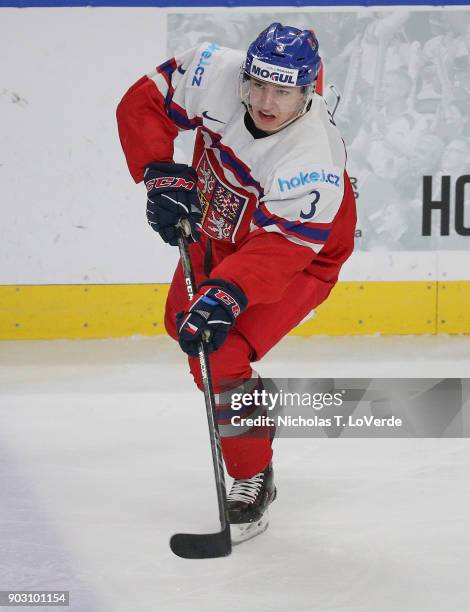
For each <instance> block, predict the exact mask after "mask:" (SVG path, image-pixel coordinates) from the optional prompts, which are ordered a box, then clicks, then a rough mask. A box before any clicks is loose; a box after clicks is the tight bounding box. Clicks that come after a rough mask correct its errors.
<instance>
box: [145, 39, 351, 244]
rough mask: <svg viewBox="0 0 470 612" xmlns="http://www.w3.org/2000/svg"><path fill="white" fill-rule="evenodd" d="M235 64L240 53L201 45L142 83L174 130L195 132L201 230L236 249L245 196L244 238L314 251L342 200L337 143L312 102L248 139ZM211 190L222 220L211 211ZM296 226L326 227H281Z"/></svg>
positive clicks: (322, 109) (322, 107)
mask: <svg viewBox="0 0 470 612" xmlns="http://www.w3.org/2000/svg"><path fill="white" fill-rule="evenodd" d="M243 57H244V56H243V53H242V52H240V51H235V50H232V49H227V48H224V47H221V46H219V45H217V44H215V43H204V44H202V45H200V46H198V47H197V48H194V49H191V50H189V51H187V52H186V53H184V54H182V55H181V56H180V57H178V58H175V61H174V63H173V62H172V63H171V64H170V63H167V64H166V65H165V64H164V65H163V66H161V67H158V68H157V70H156V71H154V72H152V73H151V74H149V75H148V78H149V79H151V80H152V81H153V82H154V83H155V85H156V86H157V88H158V90H159V91H160V93H161V94H162V96H163V97H164V98H165V99H169V97H170V96H171V100H169V103H168V107H167V112H168V114H169V116H170V118H171V119H172V120H173V121H174V123H175V124H176V125H177V126H178V127H179V128H180V129H194V128H195V127H202V130H201V132H202V137H203V139H204V149H205V151H204V153H203V155H202V156H201V158H200V159H199V160H198V163H197V168H196V169H197V171H198V174H199V176H200V178H201V180H200V185H199V187H200V195H202V198H203V200H204V202H205V204H206V214H205V217H204V224H203V229H204V230H205V231H206V233H208V234H209V235H210V236H211V237H212V238H215V239H219V240H229V241H231V242H237V241H238V240H239V239H240V238H242V237H243V236H244V235H245V233H246V231H247V227H246V224H245V223H243V221H244V213H245V212H246V211H247V209H248V208H251V207H249V201H250V200H251V199H252V198H251V197H250V195H251V196H253V200H256V208H257V212H256V213H254V214H252V219H250V227H249V231H256V230H257V229H258V227H260V225H261V226H263V227H264V228H265V231H270V232H282V233H283V234H284V235H285V236H286V237H287V238H288V239H289V240H291V241H293V242H297V243H300V244H303V245H308V246H309V247H310V248H312V249H313V250H315V251H319V250H320V249H321V248H322V246H323V244H324V239H323V238H324V237H325V236H326V234H325V231H322V230H326V231H327V230H328V226H329V225H330V224H331V222H332V221H333V219H334V217H335V215H336V213H337V211H338V209H339V207H340V205H341V202H342V198H343V193H344V177H343V174H344V169H345V163H346V153H345V148H344V143H343V141H342V139H341V136H340V134H339V132H338V130H337V128H336V126H335V125H334V123H333V121H332V119H331V116H330V115H329V114H328V110H327V108H326V104H325V102H324V100H323V98H321V97H320V96H318V95H317V94H315V95H314V97H313V100H312V104H311V108H310V110H309V111H308V112H307V113H306V114H305V115H303V116H302V117H300V118H299V119H297V120H296V121H294V122H293V123H292V124H290V125H288V126H287V127H285V128H284V129H282V130H280V131H279V132H277V133H274V134H270V135H269V136H267V137H264V138H256V139H255V138H254V137H253V135H252V134H251V133H250V131H249V130H248V129H247V127H246V126H245V119H244V118H245V113H246V109H245V107H244V106H243V104H242V103H241V101H240V96H239V92H238V87H239V77H240V69H241V65H242V62H243ZM169 76H170V78H168V77H169ZM149 161H150V160H149ZM220 169H222V172H220ZM217 183H220V184H222V190H221V189H219V192H220V196H221V197H220V198H219V199H220V200H221V201H222V200H224V198H225V201H226V208H227V209H228V211H227V212H228V214H224V211H223V210H222V211H220V210H218V209H217V206H216V205H215V206H211V201H212V197H213V196H214V187H215V186H216V184H217ZM231 194H233V195H231ZM215 195H217V194H215ZM219 208H220V207H219ZM276 218H279V219H282V220H283V221H285V222H286V223H285V224H284V227H283V226H282V223H268V220H269V219H271V220H272V219H276ZM299 221H300V222H303V224H307V223H308V222H309V221H310V222H314V223H315V224H322V225H323V224H325V225H326V227H318V228H314V227H309V225H304V227H299V228H298V229H299V231H295V229H294V231H291V230H292V227H289V224H291V223H299ZM315 229H317V230H318V231H315Z"/></svg>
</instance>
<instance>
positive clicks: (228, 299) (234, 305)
mask: <svg viewBox="0 0 470 612" xmlns="http://www.w3.org/2000/svg"><path fill="white" fill-rule="evenodd" d="M214 297H215V298H216V299H217V300H220V301H221V302H223V303H224V304H227V306H230V307H231V309H232V314H233V316H234V317H235V318H237V317H238V315H239V314H240V312H241V310H240V305H239V304H238V302H237V301H235V300H234V298H233V297H232V296H231V295H229V294H228V293H225V291H222V289H218V290H217V291H216V292H215V293H214Z"/></svg>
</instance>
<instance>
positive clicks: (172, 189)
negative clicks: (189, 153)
mask: <svg viewBox="0 0 470 612" xmlns="http://www.w3.org/2000/svg"><path fill="white" fill-rule="evenodd" d="M144 181H145V186H146V187H147V220H148V222H149V225H150V227H151V228H152V229H154V230H155V231H156V232H158V233H159V234H160V236H161V237H162V238H163V240H164V241H165V242H167V243H168V244H171V245H172V246H176V245H177V244H178V235H179V230H178V227H179V226H180V225H181V221H182V220H186V221H187V222H188V223H187V224H186V226H188V224H189V228H190V231H191V235H190V236H188V237H187V238H188V239H189V240H190V241H194V242H196V241H197V240H199V236H200V232H201V217H202V210H201V203H200V202H199V196H198V194H197V188H196V184H197V173H196V171H195V170H194V168H191V167H190V166H187V165H186V164H170V163H160V162H158V163H157V162H154V163H152V164H149V165H148V166H147V167H146V168H145V173H144Z"/></svg>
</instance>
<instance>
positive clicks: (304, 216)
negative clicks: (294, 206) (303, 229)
mask: <svg viewBox="0 0 470 612" xmlns="http://www.w3.org/2000/svg"><path fill="white" fill-rule="evenodd" d="M310 193H311V194H315V199H314V200H313V201H312V202H310V210H309V211H308V212H304V211H303V210H301V211H300V218H301V219H311V218H312V217H313V215H314V214H315V212H316V210H317V206H316V205H317V202H318V200H319V199H320V193H319V192H318V191H317V190H316V189H314V190H313V191H311V192H310Z"/></svg>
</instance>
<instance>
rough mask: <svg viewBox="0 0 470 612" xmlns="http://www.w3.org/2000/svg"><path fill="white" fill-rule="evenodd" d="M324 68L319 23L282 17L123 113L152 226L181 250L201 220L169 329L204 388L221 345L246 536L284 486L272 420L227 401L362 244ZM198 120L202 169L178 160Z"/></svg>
mask: <svg viewBox="0 0 470 612" xmlns="http://www.w3.org/2000/svg"><path fill="white" fill-rule="evenodd" d="M320 64H321V60H320V56H319V50H318V41H317V39H316V37H315V35H314V33H313V32H312V31H310V30H299V29H297V28H293V27H288V26H282V25H281V24H280V23H273V24H271V25H270V26H268V27H267V28H266V29H265V30H264V31H263V32H261V34H260V35H259V36H258V37H257V39H256V40H255V41H254V42H253V43H252V44H251V45H250V46H249V48H248V51H247V53H242V52H240V51H235V50H232V49H228V48H224V47H222V46H220V45H218V44H215V43H204V44H202V45H199V46H198V47H197V48H194V49H191V50H189V51H187V52H186V53H183V54H181V56H179V57H175V58H172V59H170V60H168V61H166V62H164V63H163V64H161V65H159V66H158V67H157V68H156V69H155V70H154V71H153V72H151V73H150V74H148V75H147V76H144V77H142V78H141V79H140V80H139V81H137V82H136V83H135V84H134V85H133V86H132V87H131V88H130V89H129V90H128V92H127V93H126V94H125V95H124V97H123V99H122V101H121V102H120V104H119V106H118V109H117V119H118V127H119V134H120V139H121V143H122V147H123V150H124V153H125V156H126V160H127V163H128V166H129V170H130V173H131V175H132V177H133V178H134V180H135V181H136V182H137V183H138V182H140V181H142V180H144V181H145V185H146V187H147V218H148V222H149V224H150V225H151V227H152V228H153V229H154V230H155V231H157V232H158V233H159V234H160V236H161V237H162V238H163V240H164V241H165V242H167V243H169V244H170V245H176V244H177V234H176V232H177V229H176V226H177V225H178V224H179V222H180V220H181V219H186V220H187V221H188V222H189V224H190V227H191V240H192V243H191V244H190V256H191V260H192V264H193V267H194V272H195V280H196V284H197V287H198V291H197V293H196V295H195V296H194V299H193V300H192V301H191V302H190V303H188V299H187V294H186V288H185V284H184V278H183V274H182V269H181V265H178V267H177V269H176V271H175V274H174V277H173V281H172V283H171V287H170V291H169V295H168V299H167V303H166V313H165V325H166V329H167V331H168V333H169V334H170V336H172V337H173V338H174V339H175V340H178V341H179V344H180V346H181V348H182V350H183V351H184V352H185V353H187V354H188V356H189V366H190V369H191V372H192V374H193V377H194V379H195V382H196V384H197V385H198V386H199V388H202V381H201V373H200V370H199V361H198V359H197V344H198V342H199V341H200V340H201V339H205V341H206V342H207V349H208V351H209V352H210V353H211V355H210V363H211V370H212V375H213V381H214V390H215V393H216V394H219V395H216V401H218V407H217V410H218V414H217V419H218V422H219V426H220V431H221V436H222V452H223V456H224V461H225V464H226V468H227V471H228V473H229V474H230V475H231V476H232V477H233V478H234V483H233V485H232V489H231V491H230V494H229V495H228V505H229V519H230V524H231V530H232V538H233V540H234V541H239V540H242V539H247V538H248V537H251V536H252V535H255V534H256V533H257V532H259V531H261V530H263V529H264V528H265V527H266V526H267V508H268V506H269V504H270V503H271V502H272V501H273V499H274V497H275V495H276V489H275V487H274V482H273V471H272V448H271V442H272V431H271V430H270V427H269V426H266V427H255V428H249V427H246V428H244V429H243V428H242V430H239V431H237V432H236V434H238V435H236V434H235V435H234V429H236V428H234V427H229V426H227V423H229V422H230V415H231V414H235V415H236V416H238V417H240V418H242V417H246V416H249V415H250V413H251V414H252V413H253V412H252V411H253V407H248V406H247V407H245V408H243V409H242V410H238V411H236V412H233V411H232V410H231V409H230V401H228V400H227V397H230V393H231V392H232V393H233V392H234V391H236V390H237V389H238V390H239V385H240V384H241V382H242V381H247V380H250V379H251V381H252V383H251V384H252V387H251V388H252V389H254V388H257V389H260V388H262V381H261V380H260V379H259V378H257V376H256V373H254V372H253V370H252V368H251V363H252V362H254V361H256V360H259V359H261V358H262V357H263V356H264V355H265V354H266V353H267V352H268V351H269V350H270V349H271V348H272V347H273V346H275V345H276V344H277V343H278V342H279V341H280V340H281V339H282V338H283V337H284V336H285V335H286V334H287V333H288V332H289V331H290V330H291V329H293V328H294V327H295V326H296V325H298V324H299V323H300V322H301V321H302V319H304V318H305V317H306V315H308V314H309V313H310V312H311V310H312V309H314V308H315V307H316V306H318V305H319V304H320V303H321V302H323V301H324V300H325V299H326V298H327V297H328V295H329V293H330V291H331V289H332V288H333V286H334V285H335V283H336V281H337V279H338V274H339V271H340V268H341V266H342V264H343V263H344V262H345V261H346V259H347V258H348V257H349V255H350V254H351V252H352V249H353V239H354V227H355V221H356V214H355V203H354V196H353V192H352V189H351V185H350V182H349V178H348V176H347V174H346V171H345V163H346V153H345V148H344V143H343V141H342V139H341V136H340V134H339V133H338V130H337V128H336V126H335V124H334V122H333V120H332V118H331V116H329V114H328V111H327V108H326V105H325V103H324V101H323V99H322V98H321V96H320V95H318V94H317V93H316V92H315V84H316V81H317V76H318V72H319V69H320ZM188 129H192V130H194V129H196V130H197V135H196V141H195V147H194V155H193V160H192V166H187V165H184V164H176V163H174V162H173V141H174V139H175V138H176V136H177V134H178V131H179V130H188ZM227 394H228V395H227ZM222 398H223V399H222Z"/></svg>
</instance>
